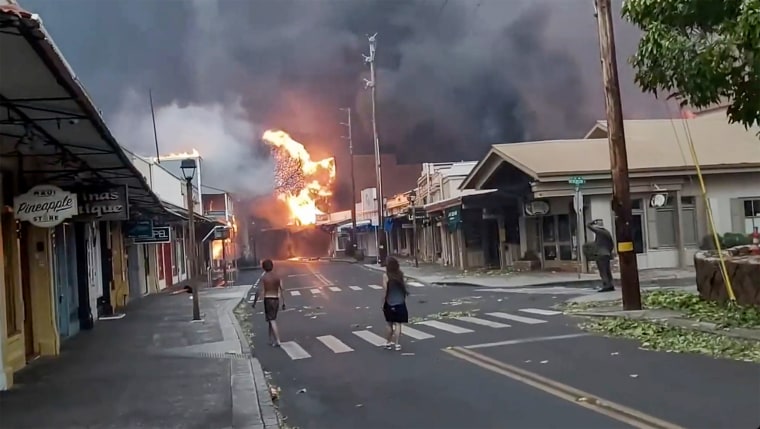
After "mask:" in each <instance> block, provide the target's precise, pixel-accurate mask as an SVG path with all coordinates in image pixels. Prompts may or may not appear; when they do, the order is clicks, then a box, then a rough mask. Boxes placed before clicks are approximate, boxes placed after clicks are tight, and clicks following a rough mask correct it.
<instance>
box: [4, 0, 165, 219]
mask: <svg viewBox="0 0 760 429" xmlns="http://www.w3.org/2000/svg"><path fill="white" fill-rule="evenodd" d="M0 52H2V60H0V76H2V79H0V107H1V108H2V116H0V135H1V136H2V137H3V138H4V139H5V140H6V141H8V142H10V143H12V142H14V141H15V142H16V143H15V145H12V146H13V147H12V148H9V147H8V146H11V145H10V144H4V145H2V153H1V155H2V156H3V157H13V156H17V157H19V158H25V159H29V158H32V159H36V160H39V161H40V162H38V163H35V165H36V168H33V169H22V170H24V171H22V172H21V173H22V174H24V175H25V176H27V177H28V178H29V179H31V180H33V181H34V182H44V183H48V184H53V185H56V186H60V187H67V188H70V187H77V186H87V185H92V184H96V185H103V184H105V183H108V184H111V185H123V186H126V187H127V189H128V196H129V202H130V209H131V212H132V216H131V217H134V218H140V217H154V216H156V215H159V214H161V213H163V211H164V209H163V205H162V203H161V201H160V200H159V199H158V197H157V196H156V195H155V194H154V193H153V192H152V191H151V189H150V187H149V186H148V184H147V182H146V181H145V178H144V177H143V176H142V175H141V174H140V173H139V171H138V170H137V169H136V167H135V166H134V165H133V164H132V162H131V161H130V160H129V158H128V157H127V156H126V154H125V153H124V151H123V149H122V148H121V147H120V146H119V144H118V143H117V142H116V140H115V139H114V137H113V136H112V135H111V132H110V131H109V130H108V127H107V126H106V125H105V123H104V121H103V118H102V117H101V115H100V112H99V111H98V110H97V109H96V108H95V106H94V105H93V103H92V100H91V99H90V97H89V96H88V95H87V93H86V92H85V89H84V88H83V86H82V85H81V83H80V82H79V80H78V79H77V78H76V76H75V75H74V72H73V71H72V69H71V67H70V66H69V65H68V64H67V63H66V60H65V59H64V58H63V56H62V55H61V53H60V52H59V50H58V49H57V47H56V46H55V44H54V43H53V40H52V38H51V37H50V35H49V34H48V33H47V31H45V29H44V28H43V26H42V24H41V21H40V19H39V17H38V16H37V15H36V14H32V13H30V12H27V11H25V10H23V9H21V8H19V7H18V6H14V5H3V6H0ZM6 149H10V150H6Z"/></svg>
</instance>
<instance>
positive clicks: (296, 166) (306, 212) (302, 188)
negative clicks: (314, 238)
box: [262, 130, 335, 225]
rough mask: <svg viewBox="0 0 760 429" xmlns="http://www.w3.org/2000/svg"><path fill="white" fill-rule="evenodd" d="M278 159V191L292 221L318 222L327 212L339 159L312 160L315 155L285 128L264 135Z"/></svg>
mask: <svg viewBox="0 0 760 429" xmlns="http://www.w3.org/2000/svg"><path fill="white" fill-rule="evenodd" d="M262 139H263V140H264V142H265V143H266V144H268V145H270V146H271V147H272V152H273V155H274V159H275V193H276V195H277V198H279V199H280V200H281V201H284V202H285V203H286V204H287V206H288V209H289V210H290V216H291V219H290V220H291V224H292V225H314V224H316V223H317V216H318V215H320V214H324V213H325V211H323V208H324V207H325V206H326V205H328V204H329V198H330V197H331V196H332V187H333V184H334V183H335V159H334V158H332V157H330V158H325V159H323V160H321V161H312V159H311V155H310V154H309V152H307V151H306V148H305V147H304V146H303V145H302V144H301V143H299V142H297V141H295V140H293V138H291V137H290V135H288V133H286V132H285V131H280V130H268V131H266V132H265V133H264V135H263V136H262Z"/></svg>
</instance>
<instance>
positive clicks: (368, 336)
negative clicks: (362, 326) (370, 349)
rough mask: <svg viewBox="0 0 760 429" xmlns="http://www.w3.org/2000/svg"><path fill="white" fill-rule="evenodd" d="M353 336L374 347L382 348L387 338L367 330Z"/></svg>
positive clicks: (357, 332)
mask: <svg viewBox="0 0 760 429" xmlns="http://www.w3.org/2000/svg"><path fill="white" fill-rule="evenodd" d="M353 334H354V335H356V336H357V337H359V338H361V339H362V340H364V341H366V342H368V343H370V344H372V345H373V346H382V345H383V344H385V338H383V337H381V336H380V335H377V334H375V333H373V332H371V331H367V330H364V331H354V332H353Z"/></svg>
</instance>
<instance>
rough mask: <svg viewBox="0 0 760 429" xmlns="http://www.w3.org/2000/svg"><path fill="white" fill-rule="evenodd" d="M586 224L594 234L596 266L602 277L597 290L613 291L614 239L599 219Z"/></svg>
mask: <svg viewBox="0 0 760 429" xmlns="http://www.w3.org/2000/svg"><path fill="white" fill-rule="evenodd" d="M587 226H588V229H590V230H591V231H593V233H594V235H595V236H596V237H595V238H594V246H595V247H596V267H597V268H598V269H599V276H600V277H601V278H602V287H601V288H599V289H598V291H599V292H610V291H613V290H615V286H613V284H612V255H613V253H614V250H615V241H614V240H613V238H612V234H611V233H610V232H609V231H607V229H606V228H604V223H603V222H602V220H601V219H595V220H593V221H591V223H589V224H588V225H587Z"/></svg>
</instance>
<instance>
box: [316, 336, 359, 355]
mask: <svg viewBox="0 0 760 429" xmlns="http://www.w3.org/2000/svg"><path fill="white" fill-rule="evenodd" d="M317 339H318V340H319V341H320V342H321V343H322V344H324V345H326V346H327V347H328V348H329V349H330V350H332V351H333V352H335V353H348V352H352V351H354V349H352V348H351V347H349V346H347V345H346V343H344V342H343V341H341V340H339V339H337V338H335V337H334V336H332V335H322V336H321V337H317Z"/></svg>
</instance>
